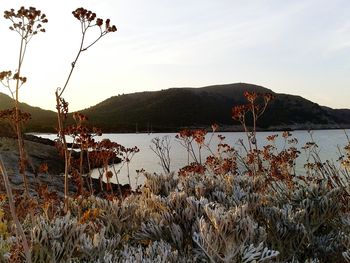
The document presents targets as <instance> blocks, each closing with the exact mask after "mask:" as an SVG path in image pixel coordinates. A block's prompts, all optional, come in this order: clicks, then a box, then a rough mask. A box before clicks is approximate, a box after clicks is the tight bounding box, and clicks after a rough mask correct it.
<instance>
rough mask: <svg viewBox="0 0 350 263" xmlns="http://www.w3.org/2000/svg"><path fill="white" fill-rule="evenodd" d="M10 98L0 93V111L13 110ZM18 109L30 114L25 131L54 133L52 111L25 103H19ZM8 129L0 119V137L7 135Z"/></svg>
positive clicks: (54, 119)
mask: <svg viewBox="0 0 350 263" xmlns="http://www.w3.org/2000/svg"><path fill="white" fill-rule="evenodd" d="M13 106H14V103H13V100H12V98H11V97H9V96H8V95H5V94H3V93H1V92H0V110H5V109H11V108H13ZM20 109H21V110H22V111H24V112H27V113H30V114H31V119H30V120H29V121H28V123H27V124H26V125H25V127H26V128H25V131H37V132H54V131H55V127H56V114H55V112H53V111H49V110H43V109H41V108H39V107H33V106H30V105H28V104H26V103H20ZM9 132H10V127H9V125H8V124H7V123H4V121H3V120H1V119H0V135H5V134H6V135H8V134H9Z"/></svg>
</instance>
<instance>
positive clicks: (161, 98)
mask: <svg viewBox="0 0 350 263" xmlns="http://www.w3.org/2000/svg"><path fill="white" fill-rule="evenodd" d="M244 91H256V92H260V93H272V94H273V95H275V96H276V98H275V100H273V101H272V102H271V104H270V106H269V107H268V109H267V111H266V113H265V114H264V115H263V117H262V118H261V119H260V120H259V123H258V124H259V126H260V128H261V129H276V128H277V129H284V128H288V127H289V128H296V129H298V128H339V127H345V126H346V127H347V126H348V125H349V124H350V119H349V118H348V117H349V116H350V110H346V109H344V110H333V109H330V108H326V107H322V106H320V105H318V104H316V103H313V102H311V101H309V100H306V99H304V98H302V97H300V96H293V95H288V94H278V93H274V92H273V91H271V90H269V89H267V88H264V87H261V86H257V85H252V84H246V83H236V84H226V85H215V86H207V87H203V88H171V89H166V90H161V91H153V92H139V93H132V94H125V95H118V96H114V97H111V98H109V99H107V100H105V101H103V102H101V103H99V104H97V105H95V106H93V107H90V108H88V109H85V110H83V111H81V112H82V113H83V114H86V115H87V116H88V117H89V119H90V122H91V123H92V124H93V125H96V126H98V127H101V128H103V130H104V131H106V132H115V131H119V132H123V131H135V129H136V128H137V129H138V131H147V130H149V129H152V130H153V131H176V130H178V129H179V128H180V127H208V126H210V125H211V124H212V123H214V122H216V123H219V124H220V125H222V126H232V125H233V124H236V125H237V124H238V123H234V122H233V120H232V118H231V109H232V106H234V105H238V104H243V103H245V102H246V100H245V98H244V96H243V93H244ZM345 116H348V117H347V118H345ZM231 128H232V127H231Z"/></svg>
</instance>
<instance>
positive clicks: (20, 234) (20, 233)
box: [0, 156, 32, 263]
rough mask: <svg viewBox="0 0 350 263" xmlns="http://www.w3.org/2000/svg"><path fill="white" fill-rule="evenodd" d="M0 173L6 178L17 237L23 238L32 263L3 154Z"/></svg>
mask: <svg viewBox="0 0 350 263" xmlns="http://www.w3.org/2000/svg"><path fill="white" fill-rule="evenodd" d="M0 173H1V175H2V178H3V180H4V183H5V188H6V194H7V197H8V200H9V205H10V211H11V216H12V219H13V222H14V223H15V225H16V235H17V238H18V239H22V246H23V250H24V254H25V257H26V262H29V263H31V262H32V259H31V255H30V250H29V246H28V241H27V237H26V235H25V234H24V231H23V228H22V226H21V223H20V222H19V220H18V217H17V213H16V209H15V201H14V200H13V195H12V188H11V185H10V182H9V179H8V175H7V172H6V169H5V166H4V163H3V161H2V157H1V156H0Z"/></svg>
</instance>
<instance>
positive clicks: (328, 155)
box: [39, 130, 350, 186]
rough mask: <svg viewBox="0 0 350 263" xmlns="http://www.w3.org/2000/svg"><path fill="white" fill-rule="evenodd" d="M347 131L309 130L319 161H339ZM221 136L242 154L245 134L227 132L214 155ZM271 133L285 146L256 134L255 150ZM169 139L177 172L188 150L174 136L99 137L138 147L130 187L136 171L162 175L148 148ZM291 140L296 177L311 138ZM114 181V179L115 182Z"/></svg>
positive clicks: (123, 170) (213, 144)
mask: <svg viewBox="0 0 350 263" xmlns="http://www.w3.org/2000/svg"><path fill="white" fill-rule="evenodd" d="M349 131H350V130H346V131H344V130H316V131H312V133H311V134H312V138H313V140H314V141H315V142H316V144H317V145H318V146H319V147H318V151H319V155H320V157H321V159H322V160H326V159H328V160H331V161H336V160H337V159H338V158H339V148H340V149H342V148H343V147H344V146H345V145H346V144H347V137H346V135H345V132H347V133H349ZM218 134H222V135H223V136H225V137H226V139H225V142H226V143H227V144H229V145H231V146H233V147H235V149H236V150H237V151H238V152H241V153H243V149H242V146H240V145H239V143H238V141H239V140H240V139H243V140H244V141H245V142H246V135H245V134H244V133H242V132H226V133H220V132H217V133H216V134H215V135H214V136H213V139H212V140H211V144H210V147H211V149H212V151H213V152H215V151H216V146H217V143H218V142H219V140H218V138H217V135H218ZM271 134H278V135H279V136H278V137H277V139H276V146H277V148H279V149H282V148H283V146H284V139H283V138H282V133H281V132H258V134H257V143H258V147H260V148H261V147H262V146H264V145H266V144H268V141H267V140H266V137H267V136H268V135H271ZM166 135H168V136H170V138H171V150H170V158H171V170H172V171H177V170H178V169H179V168H181V167H183V166H184V165H187V151H186V149H185V148H184V147H183V146H182V145H181V144H180V143H179V141H178V140H177V139H176V138H175V135H176V134H175V133H154V134H143V133H137V134H130V133H128V134H104V135H102V136H101V137H98V138H99V139H100V140H102V139H105V138H108V139H110V140H111V141H115V142H117V143H119V144H122V145H124V146H125V147H133V146H137V147H138V148H139V149H140V152H139V153H137V154H135V156H134V157H133V159H132V161H131V163H130V175H131V182H132V184H133V186H134V185H135V182H136V179H135V177H136V170H140V169H142V168H143V169H145V170H146V171H147V172H150V173H154V172H155V173H161V172H162V168H161V166H160V164H159V160H158V159H157V156H156V155H155V153H154V152H153V151H152V150H151V149H150V145H151V140H152V139H153V138H155V137H159V138H161V137H163V136H166ZM39 136H41V137H44V138H50V139H55V138H56V135H52V134H40V135H39ZM210 137H211V134H210V133H209V134H208V135H207V141H208V140H209V138H210ZM292 137H295V138H296V139H297V140H298V144H297V148H298V149H299V150H300V151H301V156H300V157H299V158H298V159H297V163H296V171H297V174H303V173H304V172H305V170H304V168H303V165H304V163H305V160H306V156H305V153H304V152H303V150H301V147H302V146H304V145H305V143H306V142H309V141H311V135H310V133H309V132H308V131H294V132H292ZM195 151H196V149H195ZM202 154H203V158H205V157H206V156H207V155H208V154H209V153H208V151H206V150H203V151H202ZM119 166H120V165H116V167H115V168H116V170H118V169H119V168H120V167H119ZM126 175H127V169H126V165H124V167H122V168H121V170H120V175H119V181H120V183H122V184H125V183H128V178H127V176H126ZM93 176H98V171H94V173H93ZM143 180H144V179H143V178H139V180H138V182H139V184H140V183H142V182H143ZM114 181H115V179H114Z"/></svg>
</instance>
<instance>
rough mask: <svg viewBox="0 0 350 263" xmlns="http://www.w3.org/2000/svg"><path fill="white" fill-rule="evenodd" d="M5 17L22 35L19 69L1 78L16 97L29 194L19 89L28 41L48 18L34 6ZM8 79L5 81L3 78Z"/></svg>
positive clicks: (22, 170)
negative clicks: (12, 85)
mask: <svg viewBox="0 0 350 263" xmlns="http://www.w3.org/2000/svg"><path fill="white" fill-rule="evenodd" d="M4 17H5V18H6V19H9V20H10V21H11V22H12V25H11V26H10V30H12V31H15V32H17V33H18V34H19V36H20V39H21V41H20V48H19V56H18V64H17V70H16V72H15V73H14V74H13V76H12V73H11V71H7V72H5V73H6V74H4V72H2V74H0V75H2V76H1V78H0V80H1V82H2V83H3V84H4V86H5V87H7V88H8V89H9V91H10V93H11V96H12V98H13V99H14V109H15V112H14V116H12V118H11V119H12V122H13V124H14V128H15V132H16V135H17V140H18V150H19V158H20V161H19V171H20V173H21V175H22V177H23V182H24V190H25V194H26V195H27V196H28V181H27V177H26V174H25V171H26V165H27V157H26V152H25V147H24V141H23V134H22V116H21V115H22V113H21V111H20V109H19V89H20V88H21V86H22V85H23V84H24V83H25V82H26V80H27V78H26V77H22V76H21V74H22V72H21V69H22V65H23V60H24V56H25V53H26V50H27V46H28V43H29V42H30V40H31V39H32V37H33V36H34V35H36V34H37V33H39V32H45V29H44V28H43V24H44V23H47V22H48V20H47V18H46V15H45V14H42V13H41V11H40V10H37V9H36V8H34V7H30V8H28V9H27V8H24V7H21V8H20V9H18V10H17V11H16V12H15V10H14V9H11V10H9V11H5V12H4ZM4 79H6V82H5V83H4V82H3V80H4ZM10 80H14V81H15V89H14V90H13V89H12V88H11V86H10Z"/></svg>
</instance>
